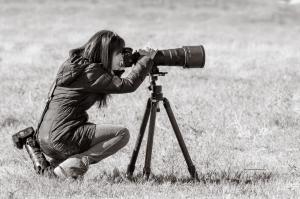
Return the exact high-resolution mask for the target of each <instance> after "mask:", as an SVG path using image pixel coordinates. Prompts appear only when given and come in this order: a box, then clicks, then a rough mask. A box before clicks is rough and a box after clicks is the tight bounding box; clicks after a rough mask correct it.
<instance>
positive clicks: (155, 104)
mask: <svg viewBox="0 0 300 199" xmlns="http://www.w3.org/2000/svg"><path fill="white" fill-rule="evenodd" d="M153 71H154V72H153ZM166 74H167V73H166V72H159V70H158V68H157V67H155V68H154V70H152V72H151V74H150V77H151V83H150V86H149V90H151V91H152V92H151V97H149V99H148V101H147V105H146V110H145V113H144V116H143V120H142V124H141V127H140V132H139V134H138V137H137V140H136V143H135V147H134V150H133V153H132V157H131V160H130V163H129V165H128V167H127V176H128V177H129V178H130V177H132V174H133V172H134V169H135V163H136V159H137V156H138V153H139V150H140V147H141V143H142V140H143V137H144V134H145V129H146V126H147V123H148V120H149V116H150V123H149V133H148V141H147V148H146V157H145V165H144V170H143V174H144V177H145V178H146V179H147V180H148V179H149V175H150V173H151V155H152V146H153V136H154V127H155V119H156V112H159V111H160V108H159V102H160V101H163V105H164V107H165V109H166V112H167V115H168V117H169V120H170V122H171V125H172V127H173V130H174V132H175V135H176V138H177V141H178V143H179V146H180V148H181V151H182V153H183V156H184V159H185V161H186V163H187V166H188V170H189V173H190V175H191V177H192V178H193V179H194V180H196V181H199V178H198V174H197V171H196V168H195V166H194V164H193V162H192V160H191V157H190V155H189V152H188V150H187V148H186V145H185V143H184V140H183V138H182V135H181V133H180V130H179V127H178V125H177V122H176V119H175V117H174V114H173V111H172V109H171V106H170V103H169V100H168V99H167V98H165V97H163V93H162V86H161V85H156V81H157V79H158V76H165V75H166Z"/></svg>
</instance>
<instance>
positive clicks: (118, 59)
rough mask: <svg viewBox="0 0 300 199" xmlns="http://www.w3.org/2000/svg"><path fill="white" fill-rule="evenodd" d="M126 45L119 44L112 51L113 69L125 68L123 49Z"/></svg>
mask: <svg viewBox="0 0 300 199" xmlns="http://www.w3.org/2000/svg"><path fill="white" fill-rule="evenodd" d="M123 47H124V46H118V47H116V48H114V50H113V52H112V61H111V70H112V71H114V70H123V68H122V66H123V56H122V50H123Z"/></svg>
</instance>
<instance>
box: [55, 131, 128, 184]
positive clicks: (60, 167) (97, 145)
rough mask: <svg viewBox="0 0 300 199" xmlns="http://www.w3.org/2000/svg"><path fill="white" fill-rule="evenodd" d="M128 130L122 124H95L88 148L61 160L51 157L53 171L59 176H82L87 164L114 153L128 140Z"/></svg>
mask: <svg viewBox="0 0 300 199" xmlns="http://www.w3.org/2000/svg"><path fill="white" fill-rule="evenodd" d="M129 137H130V135H129V131H128V129H127V128H124V127H122V126H113V125H96V131H95V136H94V138H93V139H92V142H91V146H90V148H89V149H88V150H86V151H84V152H82V153H79V154H75V155H72V156H70V157H69V158H67V159H66V160H63V161H62V162H61V161H59V160H55V159H52V160H50V162H51V164H52V165H57V166H56V167H55V169H54V173H55V174H56V176H58V177H59V178H68V177H72V178H77V177H79V176H83V175H84V174H85V173H86V172H87V170H88V167H89V165H91V164H95V163H97V162H99V161H101V160H103V159H104V158H106V157H108V156H110V155H112V154H114V153H116V152H117V151H118V150H120V149H121V148H123V147H124V146H125V145H126V144H127V143H128V141H129Z"/></svg>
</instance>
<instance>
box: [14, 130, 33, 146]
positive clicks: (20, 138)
mask: <svg viewBox="0 0 300 199" xmlns="http://www.w3.org/2000/svg"><path fill="white" fill-rule="evenodd" d="M33 135H34V129H33V128H32V127H28V128H26V129H23V130H21V131H19V132H18V133H16V134H14V135H13V136H12V140H13V143H14V145H15V147H17V148H18V149H23V146H24V145H25V144H26V140H27V138H30V137H32V138H33Z"/></svg>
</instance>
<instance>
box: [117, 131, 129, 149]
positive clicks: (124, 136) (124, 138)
mask: <svg viewBox="0 0 300 199" xmlns="http://www.w3.org/2000/svg"><path fill="white" fill-rule="evenodd" d="M118 136H121V137H122V143H123V144H124V145H126V144H127V143H128V141H129V138H130V133H129V130H128V129H127V128H122V129H121V130H120V131H119V132H118Z"/></svg>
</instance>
